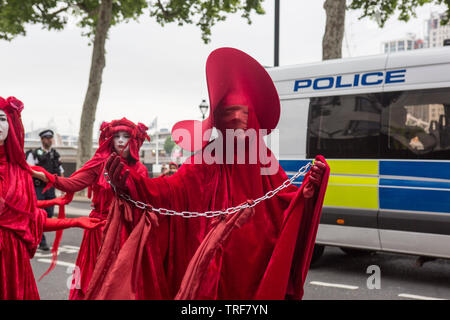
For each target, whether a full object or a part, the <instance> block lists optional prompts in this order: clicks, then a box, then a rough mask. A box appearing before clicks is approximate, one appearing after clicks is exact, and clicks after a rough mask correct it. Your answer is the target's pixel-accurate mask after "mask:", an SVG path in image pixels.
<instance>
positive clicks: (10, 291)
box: [0, 146, 47, 300]
mask: <svg viewBox="0 0 450 320" xmlns="http://www.w3.org/2000/svg"><path fill="white" fill-rule="evenodd" d="M33 190H34V188H33V182H32V179H31V176H30V175H29V173H28V172H26V171H25V170H24V169H22V168H20V167H19V165H17V164H11V163H8V159H7V157H6V154H5V148H4V146H0V300H39V293H38V290H37V286H36V281H35V279H34V275H33V270H32V268H31V264H30V259H31V258H33V256H34V253H35V252H36V248H37V246H38V244H39V242H40V239H41V236H42V231H43V226H44V223H45V220H46V217H47V215H46V213H45V211H44V210H41V209H38V208H37V207H36V196H35V195H34V193H33V192H34V191H33ZM13 192H22V196H21V197H12V196H11V193H13ZM11 198H12V199H16V201H21V203H20V204H19V203H9V204H6V203H5V199H6V200H8V199H11ZM18 198H20V200H18ZM13 206H15V207H16V208H17V207H24V208H25V209H26V212H25V211H22V210H19V209H15V208H14V207H13Z"/></svg>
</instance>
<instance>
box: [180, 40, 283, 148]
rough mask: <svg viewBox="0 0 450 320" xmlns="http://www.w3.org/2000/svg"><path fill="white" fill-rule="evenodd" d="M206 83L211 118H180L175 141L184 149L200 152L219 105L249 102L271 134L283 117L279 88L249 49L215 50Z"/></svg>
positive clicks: (209, 61) (264, 127)
mask: <svg viewBox="0 0 450 320" xmlns="http://www.w3.org/2000/svg"><path fill="white" fill-rule="evenodd" d="M206 82H207V85H208V93H209V105H210V113H209V116H208V118H207V119H205V120H203V121H197V120H184V121H180V122H178V123H176V124H175V125H174V126H173V128H172V138H173V140H174V141H175V142H176V143H177V144H178V145H179V146H180V147H182V148H183V149H185V150H188V151H197V150H200V149H202V148H203V147H204V146H205V145H206V144H207V143H208V140H209V138H210V136H211V130H210V131H209V132H207V133H206V131H207V130H209V129H211V128H212V127H213V126H214V111H215V110H217V108H218V107H225V106H230V105H247V106H248V107H249V108H252V109H253V111H254V112H255V115H256V118H257V120H258V123H259V125H260V128H261V129H266V130H267V133H270V131H271V130H272V129H274V128H275V127H276V126H277V124H278V121H279V119H280V99H279V97H278V93H277V90H276V89H275V86H274V84H273V81H272V79H271V78H270V76H269V74H268V73H267V71H266V70H265V69H264V67H263V66H262V65H261V64H259V62H258V61H256V60H255V59H253V58H252V57H250V56H249V55H248V54H246V53H245V52H242V51H240V50H237V49H234V48H219V49H216V50H214V51H213V52H211V54H210V55H209V57H208V60H207V61H206ZM183 130H185V131H183ZM200 133H201V135H200ZM201 137H203V139H201ZM202 140H206V141H202Z"/></svg>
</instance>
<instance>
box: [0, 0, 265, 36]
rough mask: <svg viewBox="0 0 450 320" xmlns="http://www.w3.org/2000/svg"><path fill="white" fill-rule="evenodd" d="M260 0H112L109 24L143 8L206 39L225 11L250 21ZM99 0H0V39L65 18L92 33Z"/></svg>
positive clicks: (56, 25)
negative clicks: (29, 26) (193, 28)
mask: <svg viewBox="0 0 450 320" xmlns="http://www.w3.org/2000/svg"><path fill="white" fill-rule="evenodd" d="M263 1H264V0H242V1H241V0H153V1H146V0H114V1H113V8H112V11H113V12H112V21H111V25H116V24H119V23H121V22H128V21H130V20H137V19H138V18H139V17H140V16H141V15H142V14H143V13H144V12H145V10H146V9H148V11H149V14H150V16H151V17H155V18H156V21H157V22H158V23H159V24H161V25H162V26H164V24H166V23H170V22H176V23H178V25H183V24H195V25H197V26H198V27H200V30H201V32H202V39H203V41H204V42H205V43H207V42H208V41H209V39H210V36H211V28H212V27H213V26H214V25H215V23H217V22H218V21H223V20H225V19H226V14H232V13H236V12H238V11H241V12H242V17H243V18H245V19H246V20H247V21H248V23H251V20H250V14H251V12H252V11H255V12H256V13H257V14H264V10H263V8H262V6H261V3H262V2H263ZM100 3H101V0H40V1H38V0H0V39H5V40H12V39H13V38H15V37H16V36H19V35H23V36H24V35H26V29H25V26H26V25H27V24H41V25H42V26H43V28H45V29H48V30H62V29H64V27H65V26H66V25H67V22H68V20H69V18H70V17H71V18H74V19H75V21H76V23H77V24H78V26H80V27H81V28H82V29H83V34H84V35H86V36H89V37H92V36H93V35H94V32H95V26H96V23H97V19H98V11H99V7H100Z"/></svg>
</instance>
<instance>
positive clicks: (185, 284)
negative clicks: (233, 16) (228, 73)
mask: <svg viewBox="0 0 450 320" xmlns="http://www.w3.org/2000/svg"><path fill="white" fill-rule="evenodd" d="M261 68H262V67H261ZM267 77H268V76H267ZM269 79H270V78H269ZM270 83H271V82H270ZM208 84H209V83H208ZM271 85H272V87H273V84H271ZM209 89H210V99H211V87H209ZM244 89H245V88H244ZM270 89H271V88H270ZM271 90H274V89H271ZM244 91H245V90H244ZM228 93H231V92H228ZM275 94H276V91H275ZM236 97H237V98H238V99H239V95H237V96H236V95H234V97H231V98H230V99H229V97H228V96H226V97H225V98H224V99H223V100H224V101H223V102H222V103H221V104H222V106H224V107H225V106H228V105H233V104H236V103H237V104H242V103H244V104H245V105H247V106H248V107H249V110H248V111H249V113H248V125H247V128H248V129H255V130H256V132H258V135H257V141H258V142H259V143H258V144H256V147H255V145H254V144H247V145H246V154H247V156H248V155H251V154H254V153H255V152H256V153H259V154H262V155H263V156H262V157H258V161H257V163H255V164H248V162H247V163H246V164H237V163H236V161H235V162H234V163H233V164H220V163H213V164H206V163H205V162H204V161H203V162H202V163H201V164H196V163H198V162H197V161H196V160H195V158H196V157H201V153H196V154H195V155H193V156H192V157H191V158H190V159H188V160H187V161H186V162H185V163H184V164H183V165H182V166H181V167H180V169H179V170H178V171H177V172H176V173H175V174H174V175H173V176H171V177H163V178H156V179H148V178H143V177H140V176H138V175H136V174H135V173H133V172H131V174H130V179H128V190H129V194H130V196H131V198H132V199H134V200H140V201H142V202H145V203H148V204H150V205H151V206H153V207H154V208H165V209H170V210H176V211H178V212H182V211H190V212H206V211H211V210H224V209H226V208H230V207H234V206H237V205H240V204H242V203H245V202H246V201H247V200H254V199H257V198H259V197H261V196H263V195H265V194H267V193H268V192H269V191H273V190H275V189H276V188H277V187H279V186H281V185H282V184H283V183H284V182H285V181H286V180H287V179H288V177H287V175H286V173H285V172H284V171H283V170H282V169H281V167H280V166H279V164H278V162H277V160H276V159H275V157H274V156H273V155H272V153H271V152H270V150H269V149H268V148H267V147H266V145H265V143H264V141H263V140H262V138H263V137H262V135H261V134H259V131H258V129H260V121H259V120H260V119H259V118H258V117H257V114H256V112H255V105H254V102H253V101H250V100H249V99H246V98H245V97H244V99H242V100H243V101H238V100H235V98H236ZM276 98H277V99H278V96H276ZM226 100H228V101H226ZM232 100H235V101H232ZM232 102H233V103H232ZM230 103H231V104H230ZM278 103H279V102H278ZM216 107H218V106H216ZM217 109H219V108H217ZM212 112H214V110H212ZM267 113H269V114H270V113H271V112H266V114H267ZM260 114H261V113H260ZM275 120H276V121H275V122H277V121H278V120H277V119H275ZM205 121H206V120H205ZM270 121H272V122H273V120H270ZM213 125H214V123H213ZM275 125H276V123H275ZM211 145H212V144H209V145H206V146H205V147H203V149H202V151H205V150H206V149H207V148H208V147H209V146H211ZM224 148H226V147H224ZM260 151H262V152H260ZM268 159H270V161H271V162H270V163H272V166H274V167H275V168H276V169H277V170H275V172H274V173H273V174H270V175H262V174H261V169H262V167H265V166H266V165H267V160H268ZM319 159H320V160H321V161H322V162H324V163H326V162H325V160H324V159H323V157H320V156H319ZM308 176H309V173H308V174H307V175H306V176H305V179H304V181H303V184H302V186H301V187H300V188H297V187H295V186H293V185H290V186H289V187H287V188H285V189H283V190H282V191H280V192H279V193H277V194H276V195H275V196H273V197H272V198H270V199H266V200H264V201H262V202H261V203H259V204H257V205H256V206H255V207H254V210H255V211H254V213H253V215H252V216H251V217H250V218H249V219H248V221H247V222H246V223H244V224H243V225H242V226H240V227H239V225H238V226H237V227H235V228H234V230H231V231H230V232H228V231H227V230H226V229H227V227H226V226H225V227H224V224H223V223H222V224H221V223H220V219H218V218H215V219H211V218H205V217H196V218H183V217H180V216H166V215H156V214H155V213H154V212H151V211H145V212H143V211H142V210H139V209H137V208H136V207H135V206H133V205H132V204H130V203H129V202H127V201H124V200H122V199H116V200H114V201H115V202H114V204H113V206H111V213H110V220H109V221H108V224H107V226H106V228H107V230H106V235H105V241H104V244H103V247H102V249H101V253H100V254H99V259H98V263H97V266H96V269H95V270H94V275H93V278H92V281H91V284H90V286H89V289H88V293H87V295H86V298H87V299H174V298H176V299H285V298H289V299H301V297H302V296H303V284H304V281H305V279H306V274H307V271H308V268H309V263H310V259H311V255H312V250H313V247H314V242H315V236H316V232H317V227H318V224H319V219H320V213H321V209H322V204H323V198H324V195H325V190H326V185H327V182H328V176H329V167H328V166H327V169H326V171H325V173H324V175H323V177H322V182H321V186H320V188H319V190H317V191H316V193H315V195H314V196H313V197H312V198H309V199H305V198H304V197H303V192H302V191H303V188H304V186H305V185H306V184H307V183H308V179H309V178H308ZM236 214H237V213H236ZM232 219H233V217H228V218H227V220H226V221H229V222H233V221H232ZM156 220H159V221H158V222H156ZM218 220H219V221H218ZM121 224H128V225H131V226H132V227H133V229H132V230H133V231H132V232H131V234H130V236H129V237H128V239H127V241H126V242H125V243H124V244H123V245H122V244H121V243H120V241H119V239H118V236H117V234H116V233H117V232H116V230H117V229H118V227H119V226H120V225H121ZM220 228H222V229H221V230H219V229H220ZM166 234H168V235H169V236H168V237H167V236H165V235H166ZM218 237H219V238H218ZM220 237H223V238H220ZM121 275H123V276H122V277H121Z"/></svg>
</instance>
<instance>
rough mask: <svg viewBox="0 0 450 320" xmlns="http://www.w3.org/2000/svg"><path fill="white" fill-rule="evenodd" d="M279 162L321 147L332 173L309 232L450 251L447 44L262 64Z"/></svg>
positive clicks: (378, 247)
mask: <svg viewBox="0 0 450 320" xmlns="http://www.w3.org/2000/svg"><path fill="white" fill-rule="evenodd" d="M268 72H269V74H270V76H271V77H272V79H273V81H274V83H275V86H276V88H277V90H278V94H279V96H280V100H281V118H280V122H279V124H278V129H279V130H280V131H279V135H280V146H279V159H280V165H281V166H282V167H283V169H284V170H285V171H286V172H287V174H288V175H290V176H291V175H293V174H294V173H295V171H297V169H298V168H300V167H301V166H302V165H304V164H305V163H306V162H308V161H310V160H311V159H314V157H315V155H317V154H322V155H324V156H325V158H326V159H327V161H328V163H329V164H330V167H331V175H330V180H329V184H328V189H327V193H326V197H325V202H324V208H323V212H322V216H321V221H320V226H319V230H318V234H317V239H316V257H318V256H320V254H321V252H323V250H322V249H323V247H324V246H325V245H331V246H338V247H341V248H343V250H344V251H346V252H347V253H351V252H360V251H358V250H355V249H364V250H371V251H389V252H399V253H407V254H413V255H419V256H430V257H442V258H450V245H449V244H450V47H442V48H436V49H421V50H414V51H405V52H402V53H395V54H388V55H376V56H368V57H358V58H347V59H339V60H329V61H323V62H318V63H312V64H305V65H294V66H284V67H277V68H271V69H269V70H268Z"/></svg>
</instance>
